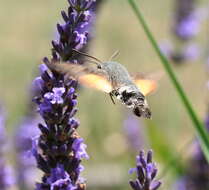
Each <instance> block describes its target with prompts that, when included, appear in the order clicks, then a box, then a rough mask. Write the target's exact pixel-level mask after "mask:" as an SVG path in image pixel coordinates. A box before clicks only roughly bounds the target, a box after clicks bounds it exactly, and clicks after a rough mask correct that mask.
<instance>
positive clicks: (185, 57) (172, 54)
mask: <svg viewBox="0 0 209 190" xmlns="http://www.w3.org/2000/svg"><path fill="white" fill-rule="evenodd" d="M160 48H161V51H162V52H163V53H164V55H165V56H166V57H168V58H169V59H171V60H172V61H173V62H174V63H176V64H181V63H183V62H188V61H195V60H197V58H198V57H199V56H200V50H199V47H198V46H197V45H196V44H186V45H185V44H184V45H183V44H181V45H180V46H179V47H178V48H176V47H175V46H173V45H172V44H171V43H169V42H164V43H162V44H161V45H160Z"/></svg>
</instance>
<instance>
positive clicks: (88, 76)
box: [47, 62, 112, 93]
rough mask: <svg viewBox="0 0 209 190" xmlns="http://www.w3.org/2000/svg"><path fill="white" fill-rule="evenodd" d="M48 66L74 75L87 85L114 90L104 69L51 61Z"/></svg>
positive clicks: (107, 90) (109, 90)
mask: <svg viewBox="0 0 209 190" xmlns="http://www.w3.org/2000/svg"><path fill="white" fill-rule="evenodd" d="M47 66H48V67H49V68H50V69H52V70H55V71H57V72H59V73H62V74H65V75H67V77H73V78H74V79H76V80H78V82H79V83H80V84H82V85H84V86H86V87H89V88H94V89H97V90H101V91H103V92H106V93H110V92H111V91H112V85H111V83H110V82H109V81H108V79H107V75H106V73H105V72H104V71H102V70H100V69H98V68H95V67H92V66H88V65H78V64H70V63H69V64H67V63H59V62H58V63H49V64H47Z"/></svg>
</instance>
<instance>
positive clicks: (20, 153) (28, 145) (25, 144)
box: [15, 114, 40, 190]
mask: <svg viewBox="0 0 209 190" xmlns="http://www.w3.org/2000/svg"><path fill="white" fill-rule="evenodd" d="M39 122H40V119H39V118H38V117H37V116H36V115H35V114H31V115H26V116H25V118H24V119H23V121H22V122H21V123H20V124H19V127H18V128H17V133H16V137H15V145H16V151H17V153H16V169H17V171H16V172H17V183H18V185H19V188H20V189H24V190H26V189H33V186H34V184H35V182H34V178H35V177H36V175H37V172H36V170H35V166H36V161H35V158H34V157H33V156H32V152H31V150H32V139H33V138H37V137H38V136H39V134H40V131H39V130H38V128H37V125H38V123H39Z"/></svg>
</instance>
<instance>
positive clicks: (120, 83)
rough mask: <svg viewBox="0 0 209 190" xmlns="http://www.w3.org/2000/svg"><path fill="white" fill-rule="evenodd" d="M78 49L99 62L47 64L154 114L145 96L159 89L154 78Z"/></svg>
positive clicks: (139, 110) (137, 110)
mask: <svg viewBox="0 0 209 190" xmlns="http://www.w3.org/2000/svg"><path fill="white" fill-rule="evenodd" d="M75 51H76V52H77V53H80V54H82V55H85V56H87V57H90V58H92V59H94V60H95V61H96V62H94V63H96V66H95V65H92V64H91V65H90V64H86V63H84V64H75V63H62V62H51V63H47V66H48V67H49V68H50V69H52V70H55V71H56V72H58V73H62V74H65V75H66V76H67V77H73V78H75V79H76V80H78V82H79V83H80V84H82V85H84V86H87V87H90V88H94V89H97V90H100V91H103V92H106V93H108V94H109V95H110V97H111V100H112V102H113V103H114V104H115V102H114V99H113V97H116V98H117V99H119V100H120V101H121V102H122V104H125V105H126V106H127V107H128V108H132V109H133V113H134V114H135V115H136V116H138V117H141V116H143V117H145V118H151V111H150V108H149V106H148V104H147V101H146V98H145V96H146V95H147V94H149V93H150V92H152V91H154V90H155V89H156V86H157V83H156V81H155V80H153V79H146V78H145V77H143V76H142V75H140V74H136V75H135V76H131V75H130V74H129V72H128V71H127V69H126V68H125V67H124V66H123V65H121V64H120V63H118V62H114V61H107V62H102V61H100V60H99V59H97V58H95V57H93V56H90V55H88V54H85V53H82V52H78V51H77V50H75ZM114 56H115V55H114ZM114 56H112V57H114Z"/></svg>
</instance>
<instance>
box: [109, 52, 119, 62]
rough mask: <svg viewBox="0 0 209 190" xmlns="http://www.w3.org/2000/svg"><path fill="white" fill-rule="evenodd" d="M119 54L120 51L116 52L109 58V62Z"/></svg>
mask: <svg viewBox="0 0 209 190" xmlns="http://www.w3.org/2000/svg"><path fill="white" fill-rule="evenodd" d="M119 53H120V51H119V50H117V51H115V52H114V53H113V54H112V55H111V57H110V58H109V61H112V60H113V59H114V58H115V57H117V56H118V54H119Z"/></svg>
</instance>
